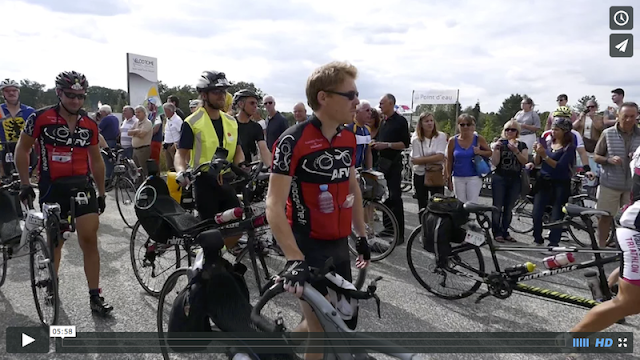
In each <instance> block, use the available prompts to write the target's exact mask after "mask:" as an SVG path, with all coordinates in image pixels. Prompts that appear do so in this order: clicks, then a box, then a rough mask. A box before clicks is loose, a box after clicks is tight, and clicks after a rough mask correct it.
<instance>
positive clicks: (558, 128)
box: [533, 118, 576, 246]
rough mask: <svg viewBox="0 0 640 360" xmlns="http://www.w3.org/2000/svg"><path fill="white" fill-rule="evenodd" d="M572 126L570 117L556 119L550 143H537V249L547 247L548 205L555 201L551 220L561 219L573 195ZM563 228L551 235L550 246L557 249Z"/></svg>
mask: <svg viewBox="0 0 640 360" xmlns="http://www.w3.org/2000/svg"><path fill="white" fill-rule="evenodd" d="M572 127H573V125H572V124H571V120H569V119H567V118H555V119H554V120H553V125H552V126H551V129H552V132H553V135H552V137H551V139H550V140H549V141H545V142H544V143H542V144H540V143H536V144H535V145H534V147H533V149H534V150H535V153H536V156H535V158H534V163H535V164H536V165H540V164H542V166H541V167H540V172H539V173H538V179H537V180H536V184H535V189H534V192H535V198H534V202H533V238H534V242H535V243H536V244H537V245H538V246H543V245H544V239H543V238H542V217H543V216H544V211H545V208H546V207H547V205H549V203H550V202H551V200H552V199H553V211H552V213H551V217H552V219H551V220H552V221H555V220H560V219H561V218H562V207H563V206H564V205H565V204H566V203H567V201H568V200H569V195H570V193H571V176H572V169H573V166H574V164H575V162H576V145H575V144H574V140H573V134H572V133H571V129H572ZM561 235H562V229H561V228H553V229H551V231H550V233H549V246H558V244H559V243H560V237H561Z"/></svg>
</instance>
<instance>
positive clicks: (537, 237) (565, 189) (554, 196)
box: [533, 178, 571, 246]
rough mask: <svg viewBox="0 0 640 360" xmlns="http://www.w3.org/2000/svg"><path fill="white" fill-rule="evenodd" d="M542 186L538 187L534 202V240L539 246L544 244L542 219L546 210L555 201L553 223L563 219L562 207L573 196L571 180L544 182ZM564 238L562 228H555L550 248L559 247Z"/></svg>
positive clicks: (552, 215) (551, 236)
mask: <svg viewBox="0 0 640 360" xmlns="http://www.w3.org/2000/svg"><path fill="white" fill-rule="evenodd" d="M538 181H541V182H542V183H541V184H537V185H540V186H536V187H537V188H538V189H537V192H536V195H535V197H534V200H533V239H534V241H535V242H536V243H537V244H543V243H544V239H543V238H542V217H543V216H544V212H545V208H546V207H547V205H549V204H550V202H551V201H553V204H552V206H553V210H552V212H551V221H557V220H561V219H562V216H563V215H562V207H563V206H564V205H565V204H566V203H567V201H568V200H569V195H570V194H571V181H570V180H542V179H540V178H538ZM561 237H562V228H561V227H555V228H552V229H551V230H550V232H549V246H558V244H560V238H561Z"/></svg>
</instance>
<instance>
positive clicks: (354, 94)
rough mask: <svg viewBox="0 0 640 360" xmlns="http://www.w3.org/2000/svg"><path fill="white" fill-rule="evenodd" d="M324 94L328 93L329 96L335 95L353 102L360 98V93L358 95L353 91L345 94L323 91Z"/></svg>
mask: <svg viewBox="0 0 640 360" xmlns="http://www.w3.org/2000/svg"><path fill="white" fill-rule="evenodd" d="M325 92H326V93H329V94H336V95H340V96H344V97H346V98H347V99H349V100H353V99H355V98H356V97H358V96H360V93H358V92H357V91H353V90H351V91H347V92H340V91H332V90H325Z"/></svg>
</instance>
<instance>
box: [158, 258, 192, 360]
mask: <svg viewBox="0 0 640 360" xmlns="http://www.w3.org/2000/svg"><path fill="white" fill-rule="evenodd" d="M188 284H189V279H188V278H187V269H186V268H181V269H178V270H176V271H174V272H173V273H171V275H169V277H167V281H165V282H164V284H163V285H162V289H161V290H160V292H159V293H158V311H157V312H156V322H157V325H158V339H159V341H160V349H161V351H162V357H163V358H164V359H169V347H168V344H167V342H166V334H167V332H168V329H169V328H168V327H169V317H170V314H171V307H172V305H173V302H174V300H175V298H176V297H177V296H178V294H179V293H180V292H181V291H182V290H183V289H185V288H186V287H187V285H188Z"/></svg>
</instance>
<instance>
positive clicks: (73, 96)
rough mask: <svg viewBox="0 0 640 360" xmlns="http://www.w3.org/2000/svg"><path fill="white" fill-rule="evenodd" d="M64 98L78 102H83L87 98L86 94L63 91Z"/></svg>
mask: <svg viewBox="0 0 640 360" xmlns="http://www.w3.org/2000/svg"><path fill="white" fill-rule="evenodd" d="M64 96H66V97H68V98H69V99H79V100H84V99H86V98H87V94H74V93H69V92H66V91H64Z"/></svg>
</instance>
